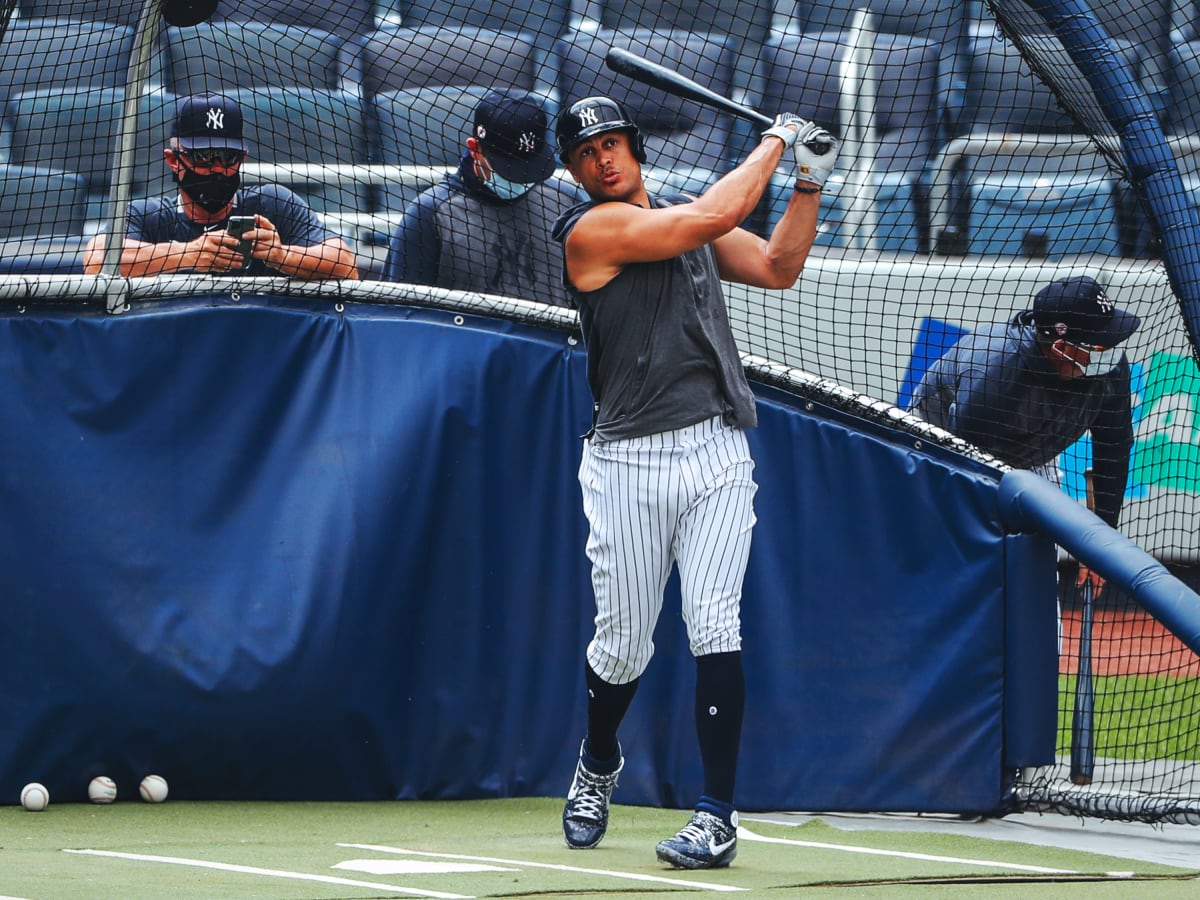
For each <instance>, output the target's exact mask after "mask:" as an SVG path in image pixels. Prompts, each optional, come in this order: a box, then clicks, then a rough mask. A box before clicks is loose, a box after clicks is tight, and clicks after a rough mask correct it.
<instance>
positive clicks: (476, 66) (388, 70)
mask: <svg viewBox="0 0 1200 900" xmlns="http://www.w3.org/2000/svg"><path fill="white" fill-rule="evenodd" d="M358 56H359V59H360V61H361V66H362V92H363V96H364V97H366V98H368V99H370V98H371V97H374V96H375V95H376V94H378V93H382V92H384V91H402V90H414V89H417V88H424V87H430V86H437V85H486V86H488V87H515V88H520V89H523V90H530V89H531V88H533V86H534V81H535V78H536V68H537V61H536V56H535V48H534V44H533V41H532V39H531V37H530V36H529V35H525V34H521V33H519V32H516V31H495V30H492V29H485V28H473V27H466V26H464V27H461V28H459V27H455V26H447V27H445V28H438V27H431V28H400V27H396V26H383V27H380V28H377V29H375V30H374V31H372V32H371V33H370V34H368V35H366V36H365V37H364V38H363V39H362V43H361V46H360V49H359V54H358Z"/></svg>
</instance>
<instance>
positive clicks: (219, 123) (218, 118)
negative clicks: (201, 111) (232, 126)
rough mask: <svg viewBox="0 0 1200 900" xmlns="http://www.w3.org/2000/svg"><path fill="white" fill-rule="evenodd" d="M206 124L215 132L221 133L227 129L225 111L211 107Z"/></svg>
mask: <svg viewBox="0 0 1200 900" xmlns="http://www.w3.org/2000/svg"><path fill="white" fill-rule="evenodd" d="M204 124H205V126H206V127H208V128H211V129H212V130H213V131H221V130H222V129H223V128H224V127H225V110H223V109H219V108H218V107H215V106H214V107H211V108H210V109H209V110H208V118H207V119H206V120H205V122H204Z"/></svg>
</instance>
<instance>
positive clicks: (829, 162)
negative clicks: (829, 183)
mask: <svg viewBox="0 0 1200 900" xmlns="http://www.w3.org/2000/svg"><path fill="white" fill-rule="evenodd" d="M792 152H793V153H794V154H795V155H796V181H797V182H808V183H809V184H811V185H813V186H814V187H816V188H820V187H822V186H823V185H824V184H825V179H826V178H828V177H829V175H830V173H831V172H833V168H834V166H835V165H836V164H837V155H838V141H837V138H835V137H834V136H833V135H832V134H830V133H829V132H828V131H826V130H825V129H824V128H822V127H821V126H820V125H817V124H814V123H813V122H805V123H804V125H803V126H802V127H801V128H800V130H799V131H798V132H797V133H796V139H795V142H794V143H793V144H792Z"/></svg>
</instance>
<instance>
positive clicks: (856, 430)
mask: <svg viewBox="0 0 1200 900" xmlns="http://www.w3.org/2000/svg"><path fill="white" fill-rule="evenodd" d="M0 378H2V383H3V385H4V390H3V391H0V434H3V446H4V449H3V455H2V456H0V604H2V608H3V611H4V623H5V624H4V627H3V629H0V716H2V717H3V720H4V722H5V726H4V729H3V737H2V738H0V802H15V801H16V798H17V794H18V792H19V790H20V787H21V785H22V784H24V783H26V782H27V781H31V780H39V781H42V782H44V783H46V784H47V785H48V786H49V787H50V790H51V792H52V794H53V795H54V796H55V798H56V799H57V800H60V801H69V800H83V799H84V797H85V789H86V785H87V781H88V779H89V778H90V777H91V775H94V774H98V773H100V772H105V773H107V774H109V775H111V776H112V777H114V778H115V779H116V780H117V781H118V783H119V784H121V785H129V786H130V788H131V789H132V786H133V785H135V784H136V782H137V780H138V779H139V778H140V777H141V775H143V774H145V773H147V772H150V771H155V772H159V773H160V774H163V775H165V776H166V777H167V778H168V781H169V782H170V784H171V790H172V797H178V798H197V799H218V798H247V799H258V798H279V799H385V798H401V799H406V798H460V797H495V796H519V795H561V794H563V793H564V792H565V790H566V787H567V783H568V781H569V779H570V775H571V772H572V769H573V765H574V758H575V754H576V753H577V751H578V745H579V740H580V738H581V736H582V729H583V721H584V704H583V693H584V692H583V671H582V653H583V647H584V645H585V643H586V641H587V638H588V636H589V635H590V630H591V617H592V599H591V591H590V581H589V575H588V569H587V561H586V557H585V554H584V544H585V539H586V525H585V522H584V519H583V516H582V513H581V511H580V502H579V490H578V484H577V482H576V480H575V476H576V469H577V466H578V461H579V455H580V447H581V443H580V439H579V436H580V435H582V434H583V433H584V431H586V429H587V427H588V423H589V417H590V412H591V401H590V395H589V393H588V390H587V384H586V379H585V359H584V351H583V349H582V347H581V345H578V344H577V343H575V342H573V341H571V340H569V336H568V335H567V334H565V333H560V332H557V331H553V330H548V329H540V328H535V327H532V326H525V325H519V324H514V323H511V322H506V321H497V320H492V319H488V318H483V317H473V316H465V317H463V316H460V317H458V318H457V319H456V317H455V316H454V315H453V314H451V313H447V312H442V311H436V310H421V309H415V308H406V307H375V306H365V305H355V304H348V305H347V306H346V308H345V311H344V312H337V311H335V310H334V309H333V308H331V307H330V306H329V305H328V304H324V303H321V304H317V303H314V304H311V305H310V304H307V303H304V302H300V301H284V300H279V299H274V300H271V299H260V300H256V301H254V302H244V303H242V304H233V303H229V302H228V301H223V300H221V299H220V298H208V299H207V300H205V301H193V302H189V303H163V304H161V305H158V306H153V305H151V306H146V307H142V308H139V309H137V310H134V311H132V312H130V313H127V314H125V315H121V316H116V317H106V316H103V315H100V314H87V313H70V314H68V313H66V312H60V313H55V312H45V313H42V312H39V313H37V314H34V313H26V314H24V315H18V314H16V313H13V314H11V315H0ZM756 391H757V393H758V396H759V410H760V420H761V424H760V427H759V428H758V429H756V430H755V431H753V432H752V433H751V446H752V449H753V452H754V455H755V458H756V460H757V469H756V478H757V480H758V482H759V484H760V486H761V489H760V491H759V494H758V498H757V501H756V510H757V514H758V525H757V528H756V530H755V535H754V544H753V550H752V553H751V561H750V569H749V572H748V575H747V581H746V596H745V600H744V604H743V622H744V633H745V644H746V653H745V657H746V678H747V685H748V695H749V700H748V709H747V717H746V727H745V735H744V741H743V754H742V764H741V768H740V776H739V777H740V781H739V800H740V804H741V806H742V807H743V808H745V809H763V808H774V809H778V808H794V809H809V810H820V809H846V810H855V809H860V810H866V809H875V810H885V809H894V810H931V811H963V812H980V811H990V810H995V809H996V808H997V806H998V805H1000V804H1001V802H1002V799H1003V791H1004V783H1005V775H1004V773H1005V772H1006V771H1007V770H1008V769H1009V768H1010V767H1011V766H1014V765H1025V764H1029V763H1030V762H1031V760H1030V759H1028V758H1016V757H1015V756H1014V755H1013V754H1012V753H1011V752H1007V751H1006V746H1007V747H1015V746H1018V744H1017V743H1012V738H1013V736H1014V735H1017V736H1021V737H1022V740H1021V741H1020V742H1019V745H1020V746H1021V747H1022V748H1023V749H1022V750H1021V751H1020V753H1021V754H1023V755H1024V756H1025V757H1028V756H1034V757H1036V756H1039V755H1041V756H1042V757H1046V756H1047V755H1049V756H1052V755H1053V741H1054V734H1053V727H1052V725H1051V727H1049V728H1047V727H1046V723H1045V721H1044V717H1041V718H1038V717H1035V719H1036V720H1031V721H1026V722H1022V721H1020V720H1019V719H1018V718H1017V717H1016V716H1014V715H1013V714H1012V712H1011V710H1010V714H1009V718H1008V720H1006V719H1005V713H1004V710H1005V698H1004V695H1005V691H1006V685H1007V684H1008V682H1007V680H1006V679H1007V676H1006V671H1007V670H1008V669H1011V668H1012V667H1014V666H1019V665H1021V662H1020V658H1021V654H1022V653H1025V652H1026V650H1025V649H1023V648H1022V647H1014V646H1013V644H1014V643H1015V642H1013V641H1006V639H1005V627H1004V623H1005V615H1006V612H1005V611H1006V604H1007V603H1008V602H1009V600H1008V599H1006V598H1007V597H1010V596H1015V595H1020V596H1021V597H1022V598H1023V602H1028V600H1029V598H1030V597H1034V598H1039V599H1038V604H1040V605H1041V606H1042V607H1043V608H1045V609H1052V605H1053V597H1054V585H1053V563H1052V554H1043V555H1042V556H1044V557H1045V558H1046V559H1047V560H1048V563H1047V564H1046V565H1045V566H1038V565H1034V566H1028V565H1022V566H1018V567H1012V566H1010V565H1008V563H1007V562H1006V560H1007V559H1008V558H1009V556H1011V544H1012V542H1013V541H1016V542H1018V544H1019V545H1020V544H1021V542H1032V544H1031V546H1034V545H1037V546H1040V545H1045V543H1046V542H1045V541H1044V539H1039V538H1036V537H1032V536H1027V535H1025V536H1012V535H1006V534H1005V531H1004V528H1003V527H1002V526H1001V524H1000V522H999V517H998V514H997V499H996V492H997V476H996V473H994V472H991V471H990V470H988V469H986V468H984V467H982V466H978V465H976V464H973V463H970V462H968V461H966V460H963V459H962V458H959V457H957V456H955V455H954V454H951V453H949V452H945V451H938V450H937V448H927V447H922V448H919V449H918V448H916V447H914V445H913V444H914V442H913V440H912V439H911V437H905V436H904V435H900V434H897V433H893V432H891V431H890V430H888V429H886V428H883V427H881V426H872V425H867V424H865V423H862V422H858V421H856V420H853V419H850V418H849V417H848V416H846V415H845V414H843V413H840V412H837V411H834V410H830V409H825V408H823V407H821V406H820V405H815V406H812V408H805V404H804V403H803V402H801V401H798V400H797V398H795V397H793V396H792V395H790V394H787V393H786V392H784V391H782V390H779V389H776V388H769V387H764V386H756ZM1029 555H1031V556H1033V557H1037V558H1042V557H1041V556H1039V555H1038V554H1036V553H1034V554H1029ZM669 592H670V594H671V596H670V597H669V598H668V602H667V605H666V609H665V611H664V614H663V618H662V621H661V622H660V627H659V631H658V635H657V637H656V646H657V654H656V657H655V659H654V660H653V661H652V662H651V665H650V670H649V672H648V673H647V676H646V677H645V678H644V679H643V683H642V686H641V688H640V690H639V694H638V696H637V697H636V698H635V700H634V703H633V708H632V710H631V712H630V715H629V717H628V719H627V722H626V726H625V728H624V729H623V732H622V741H623V744H624V749H625V752H626V756H627V759H628V763H627V767H626V770H625V774H624V775H623V777H622V782H621V787H620V795H619V797H618V798H617V799H618V800H620V801H621V802H627V803H642V804H662V805H668V806H683V807H687V806H690V805H691V804H692V803H693V802H694V801H695V799H696V796H697V794H698V793H699V788H700V773H699V761H698V757H697V752H696V749H695V738H694V726H693V723H692V702H691V691H692V681H693V672H694V667H693V665H692V662H691V659H690V657H689V656H688V651H687V646H686V641H685V639H684V636H683V627H682V624H681V622H680V621H679V616H678V599H677V587H676V585H675V581H674V579H673V580H672V585H671V587H670V588H669ZM1043 601H1044V602H1043ZM1045 621H1046V622H1047V623H1048V624H1047V626H1046V627H1047V628H1049V629H1053V616H1052V615H1050V616H1049V618H1048V619H1046V620H1045ZM1035 643H1036V642H1035ZM1045 643H1046V642H1042V645H1043V646H1044V645H1045ZM1050 671H1053V665H1051V666H1050ZM1045 680H1046V679H1042V682H1040V683H1037V684H1034V685H1031V686H1030V685H1026V686H1024V687H1022V688H1021V689H1022V690H1033V691H1041V692H1049V694H1050V695H1053V692H1054V690H1055V684H1054V683H1053V678H1051V679H1050V683H1049V684H1046V683H1044V681H1045ZM1018 699H1019V698H1018ZM1010 705H1011V704H1010ZM1023 705H1024V704H1021V703H1016V704H1015V705H1013V708H1015V709H1017V710H1019V709H1021V708H1022V707H1023ZM1006 741H1009V742H1010V743H1009V744H1006ZM1037 761H1043V762H1044V761H1047V760H1046V759H1044V758H1043V759H1041V760H1036V759H1035V760H1032V762H1037Z"/></svg>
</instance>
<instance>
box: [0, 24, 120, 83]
mask: <svg viewBox="0 0 1200 900" xmlns="http://www.w3.org/2000/svg"><path fill="white" fill-rule="evenodd" d="M133 36H134V33H133V29H132V28H130V27H127V26H124V25H113V24H108V23H103V22H83V21H75V20H71V19H15V20H13V21H12V22H10V23H9V26H8V30H7V31H5V32H4V33H3V37H2V39H0V102H3V101H4V100H6V99H7V98H8V97H10V96H12V95H14V94H19V93H21V92H22V91H32V90H47V89H50V88H55V87H67V86H72V87H106V88H113V87H123V86H124V84H125V77H126V70H127V69H128V67H129V59H130V56H131V55H132V53H133Z"/></svg>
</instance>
